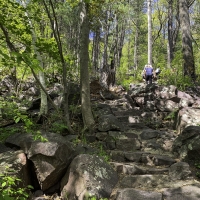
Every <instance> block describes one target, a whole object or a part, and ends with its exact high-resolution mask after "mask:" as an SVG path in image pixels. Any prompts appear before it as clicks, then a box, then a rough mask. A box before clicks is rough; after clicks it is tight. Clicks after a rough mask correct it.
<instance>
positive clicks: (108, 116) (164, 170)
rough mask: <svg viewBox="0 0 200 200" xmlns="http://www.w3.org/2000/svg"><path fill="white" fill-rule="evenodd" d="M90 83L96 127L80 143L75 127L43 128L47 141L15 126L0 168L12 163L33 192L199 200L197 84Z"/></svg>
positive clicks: (71, 198) (65, 197) (113, 199)
mask: <svg viewBox="0 0 200 200" xmlns="http://www.w3.org/2000/svg"><path fill="white" fill-rule="evenodd" d="M97 86H98V85H97ZM54 91H55V90H54ZM91 91H92V92H93V94H91V100H92V109H93V113H94V116H95V120H96V122H97V127H96V130H95V131H94V132H92V133H88V134H86V135H85V136H84V140H85V141H86V143H84V144H76V145H75V143H74V141H76V140H77V137H80V135H79V134H78V133H77V134H74V135H69V134H63V135H59V134H55V133H52V132H49V131H45V130H43V131H42V136H43V137H45V138H47V139H48V142H45V143H44V142H41V141H35V140H33V139H32V135H31V134H26V135H24V134H23V133H21V132H18V133H16V134H14V135H12V136H10V137H9V138H7V139H6V141H5V143H4V144H0V150H1V152H0V163H1V164H0V172H1V171H2V170H3V166H4V165H8V166H11V168H14V169H15V170H16V174H17V175H18V176H19V178H22V180H23V184H24V185H28V184H31V185H33V186H34V188H35V190H34V191H32V195H30V198H29V199H32V200H45V199H54V200H58V199H62V200H77V199H78V200H84V199H88V200H89V199H99V200H100V199H102V200H105V199H107V200H200V181H199V180H200V179H199V176H198V175H199V173H200V172H199V167H198V166H200V127H199V124H200V109H199V108H200V100H199V96H200V95H199V94H198V90H192V89H191V90H188V91H187V92H182V91H179V90H178V89H177V88H176V87H175V86H159V85H156V84H152V85H145V84H131V85H130V88H129V91H127V92H126V91H124V90H123V88H122V87H118V88H116V89H115V91H114V92H109V91H103V90H102V91H100V87H99V86H98V87H97V88H92V90H91ZM53 100H54V101H57V100H56V99H53ZM102 157H103V158H104V159H102ZM105 160H106V161H105ZM2 163H3V164H2ZM5 163H6V164H5Z"/></svg>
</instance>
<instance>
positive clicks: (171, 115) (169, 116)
mask: <svg viewBox="0 0 200 200" xmlns="http://www.w3.org/2000/svg"><path fill="white" fill-rule="evenodd" d="M176 113H177V110H174V111H172V112H170V113H169V115H167V116H166V117H165V120H174V119H175V116H176Z"/></svg>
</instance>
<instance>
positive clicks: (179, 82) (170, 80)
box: [158, 68, 193, 90]
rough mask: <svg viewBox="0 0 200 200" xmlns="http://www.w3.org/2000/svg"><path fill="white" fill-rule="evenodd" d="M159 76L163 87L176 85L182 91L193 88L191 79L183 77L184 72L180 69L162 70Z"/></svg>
mask: <svg viewBox="0 0 200 200" xmlns="http://www.w3.org/2000/svg"><path fill="white" fill-rule="evenodd" d="M161 70H162V71H161V74H160V75H159V80H158V82H159V84H161V85H175V86H177V87H178V88H179V89H180V90H185V88H187V87H188V86H192V85H193V82H192V81H191V79H190V77H188V76H183V73H182V70H181V69H178V68H173V69H161Z"/></svg>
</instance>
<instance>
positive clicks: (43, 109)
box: [22, 1, 48, 116]
mask: <svg viewBox="0 0 200 200" xmlns="http://www.w3.org/2000/svg"><path fill="white" fill-rule="evenodd" d="M22 5H23V6H24V8H25V7H26V3H25V2H24V1H22ZM25 14H26V16H27V17H28V21H29V24H30V27H31V35H32V45H33V49H34V52H35V54H36V56H37V60H38V63H39V65H40V67H41V69H43V60H42V56H41V55H40V53H39V52H38V50H37V47H36V41H37V35H36V33H35V31H34V27H33V25H32V22H31V19H30V18H29V14H28V13H27V11H26V12H25ZM39 80H40V83H41V85H42V86H43V88H45V89H46V82H45V76H44V73H43V72H42V71H40V72H39ZM40 97H41V103H40V116H43V115H44V116H45V115H46V114H47V112H48V102H47V95H46V93H45V92H44V91H43V90H42V88H40Z"/></svg>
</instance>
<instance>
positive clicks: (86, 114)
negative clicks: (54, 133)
mask: <svg viewBox="0 0 200 200" xmlns="http://www.w3.org/2000/svg"><path fill="white" fill-rule="evenodd" d="M87 6H88V5H87V4H86V3H84V2H82V3H81V11H80V19H81V33H80V82H81V109H82V117H83V122H84V127H85V128H89V129H90V128H92V127H93V125H94V123H95V121H94V118H93V115H92V110H91V105H90V84H89V71H88V61H89V52H88V48H89V31H90V29H89V21H88V16H87V10H88V7H87Z"/></svg>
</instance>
